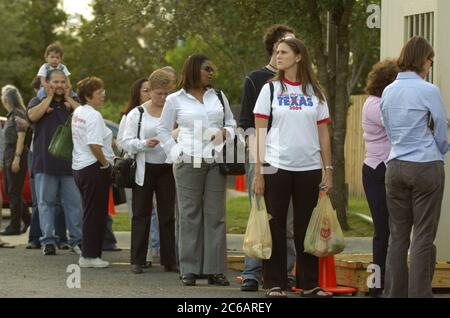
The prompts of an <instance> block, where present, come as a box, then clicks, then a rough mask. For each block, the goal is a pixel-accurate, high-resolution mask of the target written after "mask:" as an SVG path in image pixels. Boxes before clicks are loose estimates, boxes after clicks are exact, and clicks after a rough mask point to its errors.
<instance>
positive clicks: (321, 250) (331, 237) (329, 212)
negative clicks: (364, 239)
mask: <svg viewBox="0 0 450 318" xmlns="http://www.w3.org/2000/svg"><path fill="white" fill-rule="evenodd" d="M304 247H305V253H308V254H312V255H315V256H317V257H325V256H331V255H335V254H339V253H340V252H342V251H343V250H344V249H345V239H344V234H343V233H342V229H341V226H340V225H339V221H338V219H337V215H336V211H335V210H334V209H333V206H332V205H331V201H330V198H329V197H328V195H325V194H324V195H322V194H321V197H320V198H319V203H318V204H317V206H316V208H315V209H314V211H313V213H312V216H311V219H310V221H309V224H308V229H307V230H306V236H305V241H304Z"/></svg>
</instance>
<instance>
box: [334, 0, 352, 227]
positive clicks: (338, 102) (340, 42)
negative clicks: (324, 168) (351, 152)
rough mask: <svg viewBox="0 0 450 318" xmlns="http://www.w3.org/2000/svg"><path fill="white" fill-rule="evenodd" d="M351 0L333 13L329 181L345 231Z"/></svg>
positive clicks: (335, 205) (345, 0)
mask: <svg viewBox="0 0 450 318" xmlns="http://www.w3.org/2000/svg"><path fill="white" fill-rule="evenodd" d="M354 4H355V0H344V1H343V3H342V7H340V8H337V10H336V11H335V12H333V14H332V16H333V20H334V22H335V23H336V25H337V63H336V86H335V87H336V95H335V105H334V110H335V111H334V119H333V121H334V125H333V141H332V149H333V165H334V167H335V169H334V174H333V184H334V187H335V188H336V189H337V190H338V191H333V194H332V199H333V204H334V207H335V208H336V212H337V215H338V219H339V223H340V224H341V227H342V229H343V230H349V229H350V227H349V225H348V223H347V204H348V187H347V184H346V183H345V151H344V148H345V147H344V146H345V134H346V131H347V110H348V107H349V100H350V98H349V94H348V86H347V85H348V82H349V79H350V68H349V65H348V63H349V55H350V43H349V27H350V18H351V14H352V11H353V6H354Z"/></svg>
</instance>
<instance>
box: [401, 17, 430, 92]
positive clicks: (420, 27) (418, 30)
mask: <svg viewBox="0 0 450 318" xmlns="http://www.w3.org/2000/svg"><path fill="white" fill-rule="evenodd" d="M404 34H405V43H406V42H407V41H408V40H409V39H410V38H412V37H414V36H416V35H421V36H423V37H424V38H425V39H427V41H429V42H430V44H431V45H432V46H433V47H434V12H427V13H422V14H415V15H410V16H407V17H405V33H404ZM427 80H428V81H429V82H431V83H433V81H434V70H433V68H432V69H431V71H430V74H429V75H428V78H427Z"/></svg>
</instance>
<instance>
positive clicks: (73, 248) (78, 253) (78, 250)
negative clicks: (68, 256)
mask: <svg viewBox="0 0 450 318" xmlns="http://www.w3.org/2000/svg"><path fill="white" fill-rule="evenodd" d="M70 251H71V252H72V253H75V254H77V255H81V248H80V246H79V245H75V246H74V247H72V248H70Z"/></svg>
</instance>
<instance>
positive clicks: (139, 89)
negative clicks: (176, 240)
mask: <svg viewBox="0 0 450 318" xmlns="http://www.w3.org/2000/svg"><path fill="white" fill-rule="evenodd" d="M149 100H150V88H149V87H148V79H146V78H141V79H138V80H137V81H135V82H134V83H133V85H131V92H130V97H129V99H128V102H127V105H126V106H125V108H124V110H123V111H122V118H121V119H120V124H119V131H118V132H117V138H116V145H117V149H119V151H123V150H124V148H123V133H124V132H125V124H126V122H127V115H128V114H129V113H130V112H131V111H132V110H133V109H135V108H136V107H138V106H139V105H142V104H144V103H145V102H147V101H149ZM125 196H126V199H127V207H128V215H129V217H130V219H131V217H132V216H133V212H132V203H131V201H132V199H131V189H125Z"/></svg>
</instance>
